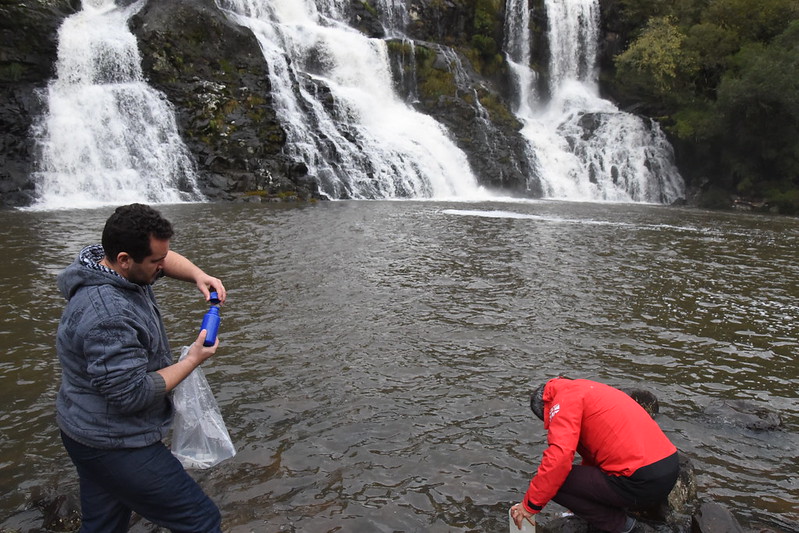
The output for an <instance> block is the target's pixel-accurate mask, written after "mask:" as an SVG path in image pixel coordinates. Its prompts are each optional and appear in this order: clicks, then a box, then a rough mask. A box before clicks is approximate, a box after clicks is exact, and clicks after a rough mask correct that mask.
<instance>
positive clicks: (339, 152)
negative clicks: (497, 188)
mask: <svg viewBox="0 0 799 533" xmlns="http://www.w3.org/2000/svg"><path fill="white" fill-rule="evenodd" d="M341 4H342V2H341V1H340V0H339V1H336V0H316V1H315V2H314V1H312V0H217V5H218V6H219V8H220V9H222V10H223V11H224V12H225V13H226V14H227V15H228V16H229V17H230V18H231V20H233V21H234V22H236V23H237V24H240V25H243V26H245V27H248V28H250V29H251V30H252V32H253V33H254V35H255V36H256V37H257V39H258V41H259V43H260V46H261V49H262V51H263V54H264V57H265V59H266V63H267V65H268V66H269V71H270V81H271V84H272V94H273V100H274V102H275V108H276V112H277V114H278V117H279V119H280V121H281V123H282V124H283V126H284V128H285V130H286V133H287V142H286V151H287V153H288V155H289V156H291V157H292V158H294V159H295V160H301V161H303V162H304V163H305V164H306V165H307V167H308V169H309V174H310V175H312V176H315V178H316V179H317V183H318V186H319V190H320V192H321V193H322V194H323V195H325V196H327V197H329V198H332V199H337V198H355V199H376V198H480V197H485V196H486V193H484V192H483V191H482V190H481V189H480V188H479V187H478V186H477V180H476V178H475V176H474V174H473V173H472V170H471V168H470V166H469V163H468V161H467V159H466V155H465V154H464V153H463V152H462V151H461V150H460V149H459V148H458V147H457V146H456V145H455V144H454V143H453V141H452V140H451V138H450V137H449V135H448V132H447V131H446V130H445V128H444V127H443V126H442V125H441V124H439V123H438V122H436V121H435V120H434V119H433V118H431V117H429V116H427V115H424V114H422V113H419V112H417V111H415V110H414V109H413V108H412V107H410V105H408V104H407V103H405V102H404V101H403V99H402V98H400V97H399V96H398V95H397V94H395V90H394V86H393V82H392V77H391V69H390V64H389V58H388V51H387V46H386V43H385V42H384V41H383V40H380V39H370V38H368V37H366V36H365V35H363V34H361V33H360V32H357V31H356V30H354V29H352V28H350V27H349V26H348V25H347V24H346V22H345V21H346V17H345V12H346V9H345V6H344V5H341ZM401 6H402V3H401V2H396V1H391V2H389V1H383V2H382V3H381V8H382V9H388V10H389V11H391V12H392V13H394V14H395V15H396V17H399V18H400V19H401V18H402V17H403V16H404V14H403V13H404V11H402V10H400V9H399V7H401ZM394 30H396V28H394Z"/></svg>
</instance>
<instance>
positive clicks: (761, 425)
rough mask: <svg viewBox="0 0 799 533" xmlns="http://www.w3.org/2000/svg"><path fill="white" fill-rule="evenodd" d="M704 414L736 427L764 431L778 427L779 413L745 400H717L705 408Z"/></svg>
mask: <svg viewBox="0 0 799 533" xmlns="http://www.w3.org/2000/svg"><path fill="white" fill-rule="evenodd" d="M705 414H706V415H707V416H709V417H710V418H711V419H713V420H714V421H716V422H719V423H722V424H731V425H733V426H736V427H741V428H746V429H752V430H757V431H766V430H774V429H779V428H780V426H782V418H781V417H780V415H779V413H776V412H774V411H771V410H769V409H766V408H765V407H761V406H759V405H756V404H754V403H752V402H748V401H746V400H717V401H714V402H712V403H711V404H710V405H708V406H707V407H706V408H705Z"/></svg>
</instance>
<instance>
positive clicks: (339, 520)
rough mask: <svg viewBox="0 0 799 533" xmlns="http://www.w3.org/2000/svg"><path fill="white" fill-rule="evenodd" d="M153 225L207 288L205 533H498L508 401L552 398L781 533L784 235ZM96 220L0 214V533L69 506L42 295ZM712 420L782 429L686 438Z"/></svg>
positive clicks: (435, 224)
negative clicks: (215, 522) (612, 399)
mask: <svg viewBox="0 0 799 533" xmlns="http://www.w3.org/2000/svg"><path fill="white" fill-rule="evenodd" d="M160 209H161V211H162V212H163V213H164V214H165V215H166V216H167V217H168V218H170V219H171V220H172V222H173V224H174V225H175V227H176V230H177V233H176V235H175V238H174V239H173V241H172V248H173V249H175V250H177V251H179V252H181V253H184V254H185V255H187V256H188V257H190V258H192V259H193V260H194V261H195V262H196V263H197V264H199V265H200V266H201V267H203V268H204V269H205V270H206V271H208V272H209V273H212V274H214V275H217V276H219V277H221V278H222V279H223V280H224V281H225V284H226V287H227V289H228V294H229V298H228V302H227V304H226V305H225V306H224V307H223V308H222V317H223V318H222V326H221V329H220V338H221V340H222V343H221V347H220V349H219V351H218V352H217V355H216V356H215V358H214V359H213V360H212V361H211V362H209V363H207V364H206V365H205V366H204V368H205V372H206V375H207V376H208V380H209V382H210V384H211V387H212V388H213V390H214V393H215V395H216V398H217V400H218V402H219V404H220V407H221V410H222V413H223V415H224V418H225V421H226V423H227V425H228V429H229V431H230V434H231V436H232V438H233V440H234V442H235V444H236V447H237V449H238V454H237V456H236V457H234V458H233V459H231V460H228V461H226V462H225V463H223V464H221V465H219V466H217V467H214V468H212V469H210V470H207V471H200V472H197V473H196V477H197V479H198V480H199V481H200V483H201V484H202V485H203V487H204V488H205V489H206V491H207V492H208V493H209V494H210V495H211V496H212V497H213V499H214V500H215V501H216V502H217V503H218V504H219V506H220V508H221V509H222V513H223V517H224V524H225V528H226V531H230V532H236V533H239V532H248V531H257V532H262V531H266V532H271V531H308V532H311V531H313V532H317V531H348V532H353V531H362V532H372V531H420V532H427V531H430V532H439V531H441V532H443V531H485V532H489V531H506V530H507V529H506V527H507V526H506V524H507V514H506V513H507V507H508V506H509V505H510V504H512V503H514V502H516V501H519V500H520V498H521V496H522V494H523V492H524V490H525V488H526V486H527V484H528V482H529V478H530V475H531V474H532V472H533V471H534V469H535V467H536V466H537V458H538V457H539V456H540V453H541V452H542V451H543V449H544V446H545V434H544V431H543V428H542V425H541V423H540V422H539V421H538V420H537V419H535V418H534V417H532V416H531V414H530V410H529V404H528V395H529V391H530V390H531V389H532V388H533V387H534V386H535V385H536V384H538V383H540V382H541V381H543V380H545V379H547V378H550V377H554V376H557V375H561V374H562V375H567V376H570V377H585V378H591V379H597V380H600V381H604V382H607V383H609V384H612V385H615V386H619V387H643V388H647V389H649V390H651V391H653V392H654V393H655V394H656V395H657V396H658V398H659V400H660V415H659V416H658V418H657V420H658V422H659V423H660V424H661V426H662V427H663V428H664V430H665V431H666V433H667V434H668V435H669V436H670V437H671V439H672V440H673V442H674V443H675V444H676V445H677V447H678V448H679V449H680V450H681V451H682V452H683V453H685V454H686V455H688V456H689V457H690V458H691V459H692V460H693V463H694V466H695V468H696V471H697V479H698V485H699V487H698V488H699V493H700V497H703V498H706V499H712V500H715V501H718V502H720V503H722V504H724V505H725V506H727V507H728V508H729V509H730V510H731V511H732V512H733V513H734V514H735V515H736V517H737V518H738V519H739V520H740V521H741V522H742V524H744V525H750V526H751V527H753V528H754V527H772V528H775V529H778V530H781V531H797V530H799V529H797V523H799V509H797V501H799V464H798V463H797V460H796V450H797V449H799V436H797V434H798V433H799V432H798V431H797V429H798V428H799V399H798V398H797V388H799V370H797V364H796V355H797V351H798V349H799V340H798V339H799V320H798V319H799V303H797V302H798V300H797V296H799V283H797V281H798V280H799V220H797V219H794V218H787V217H772V216H765V215H750V214H742V213H718V212H707V211H701V210H696V209H682V208H665V207H659V206H651V205H630V204H624V205H620V204H596V203H567V202H544V201H541V202H535V201H526V202H510V201H508V202H491V203H448V202H442V201H437V202H433V201H430V202H423V201H422V202H420V201H397V202H390V201H371V202H349V201H342V202H323V203H317V204H306V205H300V206H297V205H286V204H183V205H166V206H161V207H160ZM109 213H110V209H109V208H105V209H92V210H66V211H41V212H36V211H2V212H0V222H2V223H0V242H2V247H3V250H4V255H5V257H4V259H3V261H2V263H0V264H1V265H2V266H1V267H0V269H2V276H1V277H0V279H1V280H2V282H0V283H1V284H0V288H1V289H2V294H3V297H4V298H3V310H4V318H3V325H2V331H1V333H0V351H2V353H3V356H2V359H1V361H0V401H2V405H3V406H4V407H3V411H2V416H0V467H1V468H2V475H0V526H2V520H4V519H5V518H4V517H8V516H11V515H13V514H15V513H18V512H19V511H20V510H21V509H23V508H24V507H25V506H26V505H27V504H28V502H29V501H30V500H31V498H35V497H37V496H38V495H41V494H45V495H46V494H52V493H65V492H70V491H76V490H77V478H76V475H75V472H74V469H73V467H72V465H71V463H70V462H69V459H68V458H67V456H66V454H65V452H64V451H63V450H62V447H61V444H60V442H59V439H58V432H57V429H56V426H55V424H54V415H53V402H54V397H55V393H56V390H57V387H58V381H59V367H58V363H57V359H56V357H55V354H54V348H53V344H54V333H55V330H56V327H57V323H58V319H59V316H60V313H61V309H62V306H63V301H62V299H61V297H60V296H59V294H58V293H57V291H56V288H55V276H56V275H57V273H58V272H59V271H60V270H61V269H63V268H64V267H65V266H66V265H67V264H68V263H69V262H70V261H71V260H72V259H73V258H74V256H75V254H76V253H77V251H78V250H79V249H80V248H81V247H82V246H83V245H84V244H88V243H94V242H98V241H99V235H100V231H101V229H102V225H103V223H104V221H105V219H106V218H107V216H108V214H109ZM156 293H157V295H158V297H159V301H160V304H161V308H162V312H163V314H164V316H165V321H166V324H167V329H168V331H169V334H170V338H171V340H172V344H173V349H177V348H179V347H180V346H181V345H183V344H188V343H189V342H191V341H192V340H193V338H194V336H195V334H196V330H197V328H198V326H199V324H200V320H201V318H202V315H203V313H204V312H205V310H206V305H205V303H204V302H203V301H202V300H201V298H200V296H199V293H198V292H197V291H196V290H195V289H194V288H193V287H192V286H190V285H187V284H184V283H180V282H177V281H174V280H163V281H161V282H159V283H158V285H157V287H156ZM724 399H727V400H729V399H743V400H747V401H750V402H752V403H753V404H755V405H756V406H758V407H763V408H767V409H771V410H773V411H775V412H777V413H779V414H780V416H781V417H782V420H783V425H782V427H781V428H780V429H777V430H769V431H755V430H750V429H746V428H743V427H739V426H737V425H734V424H730V423H729V421H726V420H724V419H719V418H716V417H713V416H710V415H708V414H706V413H705V409H706V408H707V407H708V406H709V405H711V404H712V403H713V402H717V401H720V400H724ZM562 510H563V509H562V508H560V509H559V508H558V507H557V506H556V505H554V504H552V505H550V506H548V507H547V508H546V509H545V512H544V513H543V515H542V520H544V521H545V520H548V519H551V518H552V517H554V516H555V515H556V514H557V513H558V512H560V511H562ZM137 528H138V529H137ZM134 530H135V531H145V529H144V526H143V525H142V524H139V525H137V526H136V528H134Z"/></svg>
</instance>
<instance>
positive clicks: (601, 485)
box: [552, 465, 634, 533]
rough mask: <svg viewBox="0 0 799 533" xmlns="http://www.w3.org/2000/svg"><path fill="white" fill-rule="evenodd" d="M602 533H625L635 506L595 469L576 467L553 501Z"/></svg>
mask: <svg viewBox="0 0 799 533" xmlns="http://www.w3.org/2000/svg"><path fill="white" fill-rule="evenodd" d="M552 499H553V500H554V501H556V502H557V503H559V504H560V505H562V506H564V507H566V508H567V509H569V510H570V511H571V512H573V513H574V514H576V515H577V516H579V517H580V518H582V519H583V520H585V521H586V522H588V523H589V524H591V525H592V526H594V527H596V528H598V529H601V530H602V531H610V532H612V533H618V532H620V531H623V529H624V522H625V520H626V519H627V508H628V507H630V506H631V505H632V504H633V503H634V502H633V501H632V500H629V499H627V498H625V497H624V496H622V495H621V494H620V493H619V492H618V491H617V490H616V489H614V488H613V487H612V486H611V485H610V483H609V482H608V480H607V476H606V475H605V474H604V473H603V472H602V470H600V469H599V468H597V467H595V466H582V465H574V466H573V467H572V469H571V472H569V475H568V477H566V481H565V482H564V483H563V485H562V486H561V487H560V490H558V493H557V494H556V495H555V497H554V498H552Z"/></svg>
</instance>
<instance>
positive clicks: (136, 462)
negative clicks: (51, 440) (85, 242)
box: [56, 204, 226, 533]
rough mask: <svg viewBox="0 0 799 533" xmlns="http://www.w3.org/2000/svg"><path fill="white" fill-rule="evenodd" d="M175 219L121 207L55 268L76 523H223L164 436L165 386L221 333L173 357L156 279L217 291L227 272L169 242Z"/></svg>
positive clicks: (183, 526)
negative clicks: (135, 519) (98, 238)
mask: <svg viewBox="0 0 799 533" xmlns="http://www.w3.org/2000/svg"><path fill="white" fill-rule="evenodd" d="M172 233H173V232H172V225H171V224H170V223H169V221H167V220H166V219H164V218H163V217H161V215H160V213H158V211H156V210H154V209H152V208H151V207H148V206H146V205H142V204H132V205H128V206H122V207H119V208H117V209H116V211H115V212H114V214H113V215H111V217H110V218H109V219H108V221H107V222H106V225H105V228H104V229H103V236H102V245H99V244H98V245H94V246H89V247H86V248H84V249H83V250H82V251H81V252H80V254H79V256H78V258H77V259H76V260H75V262H74V263H72V265H70V266H69V267H68V268H67V269H66V270H64V271H63V272H62V273H61V274H60V275H59V276H58V287H59V289H60V290H61V293H62V294H63V295H64V297H65V298H66V299H67V305H66V308H65V309H64V314H63V316H62V318H61V323H60V325H59V327H58V334H57V340H56V349H57V352H58V358H59V361H60V363H61V367H62V381H61V388H60V390H59V392H58V397H57V400H56V411H57V422H58V426H59V428H60V429H61V436H62V440H63V442H64V447H65V448H66V450H67V452H68V453H69V455H70V458H71V459H72V461H73V463H74V464H75V467H76V468H77V471H78V476H79V478H80V493H81V495H80V497H81V514H82V525H81V529H80V531H81V533H116V532H124V531H127V530H128V524H129V522H130V517H131V512H132V511H135V512H136V513H138V514H139V515H141V516H143V517H145V518H147V519H148V520H150V521H151V522H153V523H155V524H158V525H160V526H163V527H166V528H168V529H170V530H171V531H174V532H186V533H189V532H192V533H206V532H208V533H212V532H213V533H215V532H220V531H221V529H220V522H221V517H220V513H219V509H218V508H217V506H216V505H215V504H214V503H213V502H212V501H211V500H210V498H208V496H207V495H206V494H205V493H204V492H203V491H202V489H201V488H200V487H199V485H197V483H196V482H195V481H194V480H193V479H192V478H191V476H189V475H188V473H187V472H186V471H185V470H184V469H183V467H182V465H181V464H180V462H179V461H178V460H177V459H176V458H175V457H173V456H172V454H171V452H170V451H169V450H168V449H167V448H166V446H165V445H164V444H163V443H162V439H163V438H164V437H165V436H166V434H167V431H168V429H169V426H170V424H171V422H172V416H173V407H172V402H171V394H170V392H171V391H172V389H174V388H175V386H176V385H177V384H178V383H180V382H181V381H183V380H184V379H185V378H186V377H187V376H188V375H189V374H190V373H191V372H192V371H193V370H194V369H195V368H196V367H197V366H199V365H200V364H201V363H202V362H203V361H205V360H206V359H208V358H209V357H211V356H212V355H213V354H214V353H215V352H216V349H217V347H218V345H219V341H218V340H217V342H216V343H214V345H213V346H210V347H204V346H203V341H204V340H205V331H204V330H203V331H202V332H200V335H199V336H198V337H197V339H196V340H195V341H194V343H193V344H192V345H191V347H190V349H189V352H188V354H187V356H186V357H185V358H184V359H183V360H181V361H179V362H177V363H173V360H172V354H171V352H170V349H169V342H168V340H167V337H166V330H165V328H164V323H163V321H162V319H161V314H160V311H159V310H158V305H157V304H156V301H155V295H154V293H153V289H152V284H153V283H154V282H155V280H156V279H158V278H159V277H161V276H163V275H166V276H169V277H172V278H176V279H179V280H183V281H190V282H194V283H195V284H196V285H197V288H198V289H199V290H200V292H202V293H203V294H204V295H205V298H206V300H208V298H209V294H210V291H211V290H215V291H216V292H217V293H218V294H219V298H220V300H222V301H223V302H224V300H225V297H226V294H225V288H224V286H223V285H222V282H221V281H220V280H219V279H217V278H214V277H211V276H209V275H207V274H206V273H205V272H203V271H202V270H201V269H200V268H199V267H197V266H196V265H194V264H193V263H192V262H191V261H189V260H188V259H186V258H185V257H183V256H181V255H180V254H178V253H176V252H173V251H171V250H170V249H169V241H170V239H171V238H172Z"/></svg>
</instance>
